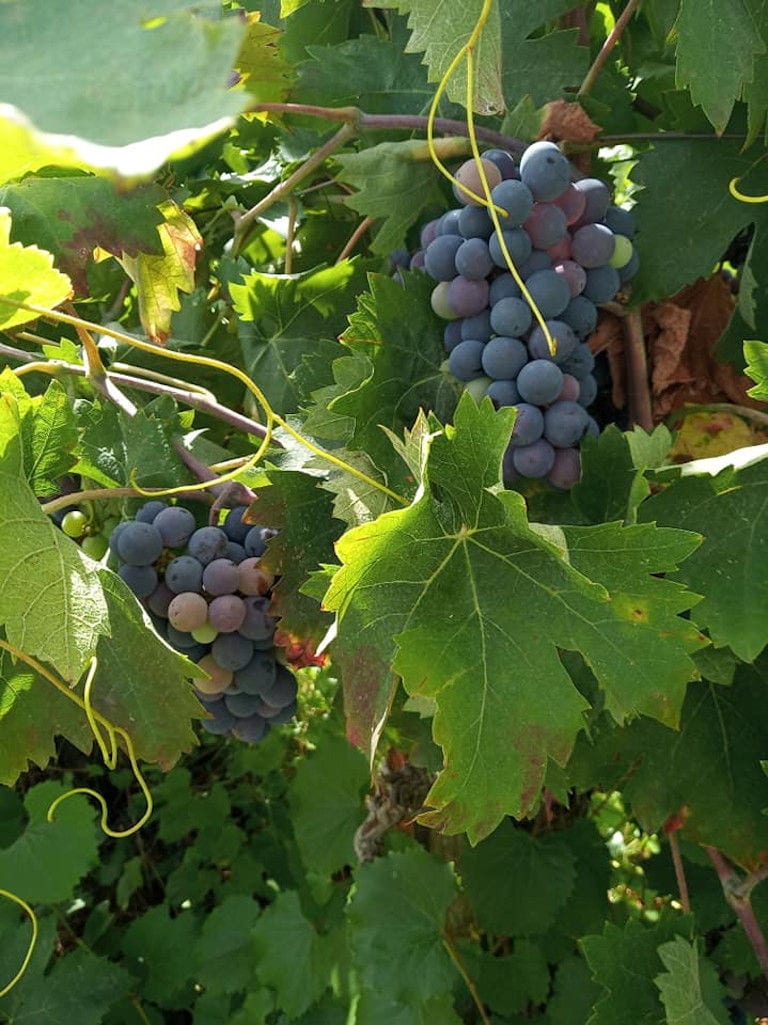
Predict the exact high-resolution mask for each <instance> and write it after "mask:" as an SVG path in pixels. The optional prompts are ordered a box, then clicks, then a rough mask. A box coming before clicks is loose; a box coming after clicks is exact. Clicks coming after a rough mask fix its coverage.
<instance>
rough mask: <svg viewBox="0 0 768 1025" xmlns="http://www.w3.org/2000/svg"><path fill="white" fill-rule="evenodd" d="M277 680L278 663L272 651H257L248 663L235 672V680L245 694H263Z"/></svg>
mask: <svg viewBox="0 0 768 1025" xmlns="http://www.w3.org/2000/svg"><path fill="white" fill-rule="evenodd" d="M276 680H277V663H276V662H275V656H274V654H273V653H272V652H271V651H269V652H267V651H255V652H254V653H253V657H252V658H251V660H250V661H249V662H248V664H247V665H246V666H244V667H243V668H242V669H240V670H238V672H236V673H235V682H236V683H237V686H238V687H239V688H240V690H241V691H242V692H243V693H244V694H259V695H261V696H263V695H264V694H266V693H267V691H268V690H270V689H271V688H272V687H274V685H275V681H276Z"/></svg>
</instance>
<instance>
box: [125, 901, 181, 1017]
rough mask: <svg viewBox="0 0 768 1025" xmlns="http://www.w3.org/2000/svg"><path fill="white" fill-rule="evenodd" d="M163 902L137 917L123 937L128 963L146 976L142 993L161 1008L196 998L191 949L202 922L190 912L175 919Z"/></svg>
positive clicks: (137, 973)
mask: <svg viewBox="0 0 768 1025" xmlns="http://www.w3.org/2000/svg"><path fill="white" fill-rule="evenodd" d="M168 910H169V909H168V907H167V906H166V905H164V904H160V905H158V906H157V907H154V908H150V909H149V911H147V912H146V913H145V914H143V915H142V916H141V917H140V918H135V919H134V920H133V921H132V922H131V923H130V924H129V926H128V928H127V929H126V930H125V932H124V934H123V936H122V943H121V945H122V950H123V953H124V954H125V955H126V959H127V960H126V966H127V967H130V969H131V970H132V971H133V973H134V974H135V975H138V976H143V977H144V978H143V982H142V995H143V996H145V997H146V999H147V1000H152V1001H153V1002H155V1003H158V1004H160V1006H161V1007H168V1008H183V1007H188V1006H189V1001H190V1000H191V998H192V971H193V968H192V965H191V964H190V957H189V952H190V950H191V949H192V948H193V945H194V942H195V940H196V938H197V934H198V930H199V925H198V922H197V921H196V920H195V917H194V915H193V914H192V913H191V912H189V911H182V913H181V914H178V915H176V916H175V917H174V918H171V917H170V916H169V914H168Z"/></svg>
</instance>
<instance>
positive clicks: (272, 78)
mask: <svg viewBox="0 0 768 1025" xmlns="http://www.w3.org/2000/svg"><path fill="white" fill-rule="evenodd" d="M260 18H261V14H260V12H259V11H253V12H250V13H249V14H247V15H246V19H247V29H246V34H245V39H244V41H243V44H242V46H241V48H240V53H239V54H238V56H237V61H236V62H235V68H236V69H237V71H238V73H239V75H240V83H241V84H242V85H244V86H245V88H246V89H247V90H248V93H249V95H250V96H251V102H252V103H279V102H280V101H281V100H283V99H285V95H286V93H287V92H288V87H289V85H290V79H291V67H290V65H289V64H287V63H286V61H285V59H284V58H283V55H282V54H281V53H280V48H279V45H278V44H279V41H280V30H279V29H276V28H273V27H272V26H271V25H265V24H264V22H263V21H260V20H259V19H260Z"/></svg>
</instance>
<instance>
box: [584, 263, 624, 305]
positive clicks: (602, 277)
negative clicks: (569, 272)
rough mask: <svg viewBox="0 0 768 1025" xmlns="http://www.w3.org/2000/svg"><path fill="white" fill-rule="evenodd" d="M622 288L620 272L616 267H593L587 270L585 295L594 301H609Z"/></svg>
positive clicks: (596, 302)
mask: <svg viewBox="0 0 768 1025" xmlns="http://www.w3.org/2000/svg"><path fill="white" fill-rule="evenodd" d="M620 288H621V278H620V277H619V272H618V271H617V270H616V269H615V268H614V267H608V266H605V267H593V268H592V269H590V270H588V271H587V283H586V285H585V286H584V295H585V296H586V298H587V299H591V300H592V302H593V303H595V304H598V303H608V302H610V301H611V299H613V298H614V297H615V295H616V293H617V292H618V290H619V289H620Z"/></svg>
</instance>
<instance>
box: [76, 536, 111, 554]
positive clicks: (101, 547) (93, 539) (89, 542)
mask: <svg viewBox="0 0 768 1025" xmlns="http://www.w3.org/2000/svg"><path fill="white" fill-rule="evenodd" d="M80 547H81V548H82V549H83V551H84V552H85V554H86V555H90V557H91V558H92V559H97V560H98V559H101V558H102V557H103V556H104V554H105V552H106V551H107V549H108V548H109V542H108V541H107V539H106V538H105V537H104V535H103V534H87V535H86V536H85V537H84V538H83V540H82V541H81V543H80Z"/></svg>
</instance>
